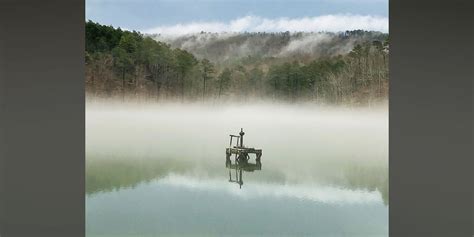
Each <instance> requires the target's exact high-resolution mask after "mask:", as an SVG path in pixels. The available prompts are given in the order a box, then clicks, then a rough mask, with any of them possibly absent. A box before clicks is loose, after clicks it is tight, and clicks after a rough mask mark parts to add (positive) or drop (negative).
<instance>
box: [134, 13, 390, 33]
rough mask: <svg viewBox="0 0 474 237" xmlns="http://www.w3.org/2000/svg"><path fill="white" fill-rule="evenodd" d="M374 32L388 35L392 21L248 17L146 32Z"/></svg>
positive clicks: (353, 17) (359, 17) (352, 17)
mask: <svg viewBox="0 0 474 237" xmlns="http://www.w3.org/2000/svg"><path fill="white" fill-rule="evenodd" d="M359 29H360V30H373V31H381V32H384V33H387V32H388V18H387V17H379V16H369V15H367V16H362V15H324V16H316V17H303V18H277V19H268V18H262V17H258V16H245V17H241V18H237V19H234V20H232V21H229V22H190V23H185V24H176V25H167V26H158V27H155V28H152V29H147V30H144V31H143V32H144V33H148V34H162V35H173V36H179V35H187V34H193V33H199V32H201V31H205V32H217V33H221V32H245V31H246V32H282V31H290V32H300V31H301V32H319V31H327V32H340V31H346V30H359Z"/></svg>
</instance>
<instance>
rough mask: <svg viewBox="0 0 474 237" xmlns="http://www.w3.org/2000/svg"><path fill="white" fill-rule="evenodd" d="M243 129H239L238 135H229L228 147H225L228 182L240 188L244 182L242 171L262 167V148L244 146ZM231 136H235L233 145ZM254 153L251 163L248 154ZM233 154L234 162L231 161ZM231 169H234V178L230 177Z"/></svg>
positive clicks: (250, 170)
mask: <svg viewBox="0 0 474 237" xmlns="http://www.w3.org/2000/svg"><path fill="white" fill-rule="evenodd" d="M244 135H245V133H244V131H243V129H240V133H239V135H229V136H230V142H229V147H228V148H226V150H225V154H226V167H227V168H228V169H229V182H233V183H238V184H239V186H240V188H242V185H243V184H244V182H243V180H242V171H246V172H253V171H255V170H261V169H262V162H261V157H262V149H256V148H253V147H245V146H244ZM233 138H236V145H233ZM249 154H255V163H251V162H249V161H250V159H251V158H250V155H249ZM232 155H234V159H233V160H234V162H232ZM231 169H233V170H235V176H236V179H232V172H231Z"/></svg>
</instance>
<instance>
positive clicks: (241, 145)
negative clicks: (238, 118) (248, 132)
mask: <svg viewBox="0 0 474 237" xmlns="http://www.w3.org/2000/svg"><path fill="white" fill-rule="evenodd" d="M239 135H240V147H244V135H245V133H244V130H243V128H241V129H240V133H239Z"/></svg>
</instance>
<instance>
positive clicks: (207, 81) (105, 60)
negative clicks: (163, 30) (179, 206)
mask: <svg viewBox="0 0 474 237" xmlns="http://www.w3.org/2000/svg"><path fill="white" fill-rule="evenodd" d="M85 29H86V53H85V54H86V57H85V61H86V93H87V96H88V97H106V98H110V97H119V98H120V97H121V98H123V99H128V98H136V99H147V100H158V101H160V100H169V99H177V100H193V101H195V100H207V101H218V102H220V101H229V100H230V101H235V100H249V99H254V98H258V99H271V100H284V101H291V102H297V101H314V102H321V103H349V104H359V103H362V104H365V103H371V102H372V101H377V100H383V99H386V98H387V95H388V35H387V37H385V38H384V39H383V40H380V39H377V40H366V41H364V42H361V43H358V44H356V45H354V47H353V49H352V50H351V51H350V53H348V54H343V55H336V56H327V57H318V58H302V57H294V56H293V57H286V58H284V57H283V58H281V57H280V58H276V57H251V56H249V57H246V58H244V59H243V60H238V61H237V62H236V63H233V64H226V65H220V64H219V63H218V62H212V61H210V60H208V59H206V58H202V57H201V58H200V57H197V56H195V55H193V54H192V53H190V52H188V51H186V50H183V49H180V48H174V47H171V46H170V45H169V44H167V43H164V42H160V41H157V40H154V39H153V38H151V37H150V36H146V35H143V34H141V33H139V32H136V31H127V30H122V29H120V28H114V27H112V26H105V25H101V24H99V23H95V22H92V21H88V22H86V28H85ZM345 34H347V35H348V36H347V37H350V34H351V33H345ZM352 34H358V31H356V32H355V33H352Z"/></svg>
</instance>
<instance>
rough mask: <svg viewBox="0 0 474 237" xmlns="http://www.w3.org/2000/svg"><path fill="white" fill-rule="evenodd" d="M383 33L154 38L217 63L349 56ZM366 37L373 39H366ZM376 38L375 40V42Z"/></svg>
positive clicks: (213, 35) (206, 35) (203, 34)
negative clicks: (249, 57) (355, 47)
mask: <svg viewBox="0 0 474 237" xmlns="http://www.w3.org/2000/svg"><path fill="white" fill-rule="evenodd" d="M379 35H380V33H371V34H368V35H366V36H350V37H345V36H341V35H340V34H336V33H331V32H293V33H289V35H287V36H284V35H282V33H280V34H279V35H272V34H270V33H266V34H260V33H248V34H242V33H241V34H238V33H225V32H223V33H202V34H189V35H180V36H170V35H153V36H152V37H153V38H154V39H155V40H157V41H162V42H166V43H168V44H170V45H171V47H173V48H181V49H184V50H187V51H189V52H191V53H192V54H194V55H195V56H196V57H198V58H207V59H209V60H211V61H213V62H214V63H222V61H226V60H235V59H240V58H244V57H248V56H252V57H276V58H285V57H291V56H297V55H303V56H311V57H314V58H318V57H330V56H336V55H344V54H347V53H349V52H350V51H351V50H352V49H353V47H354V46H355V45H356V44H357V43H361V42H363V41H364V40H368V39H369V38H370V37H372V38H373V39H375V38H376V37H378V36H379ZM366 37H369V38H367V39H365V38H366ZM374 37H375V38H374Z"/></svg>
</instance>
